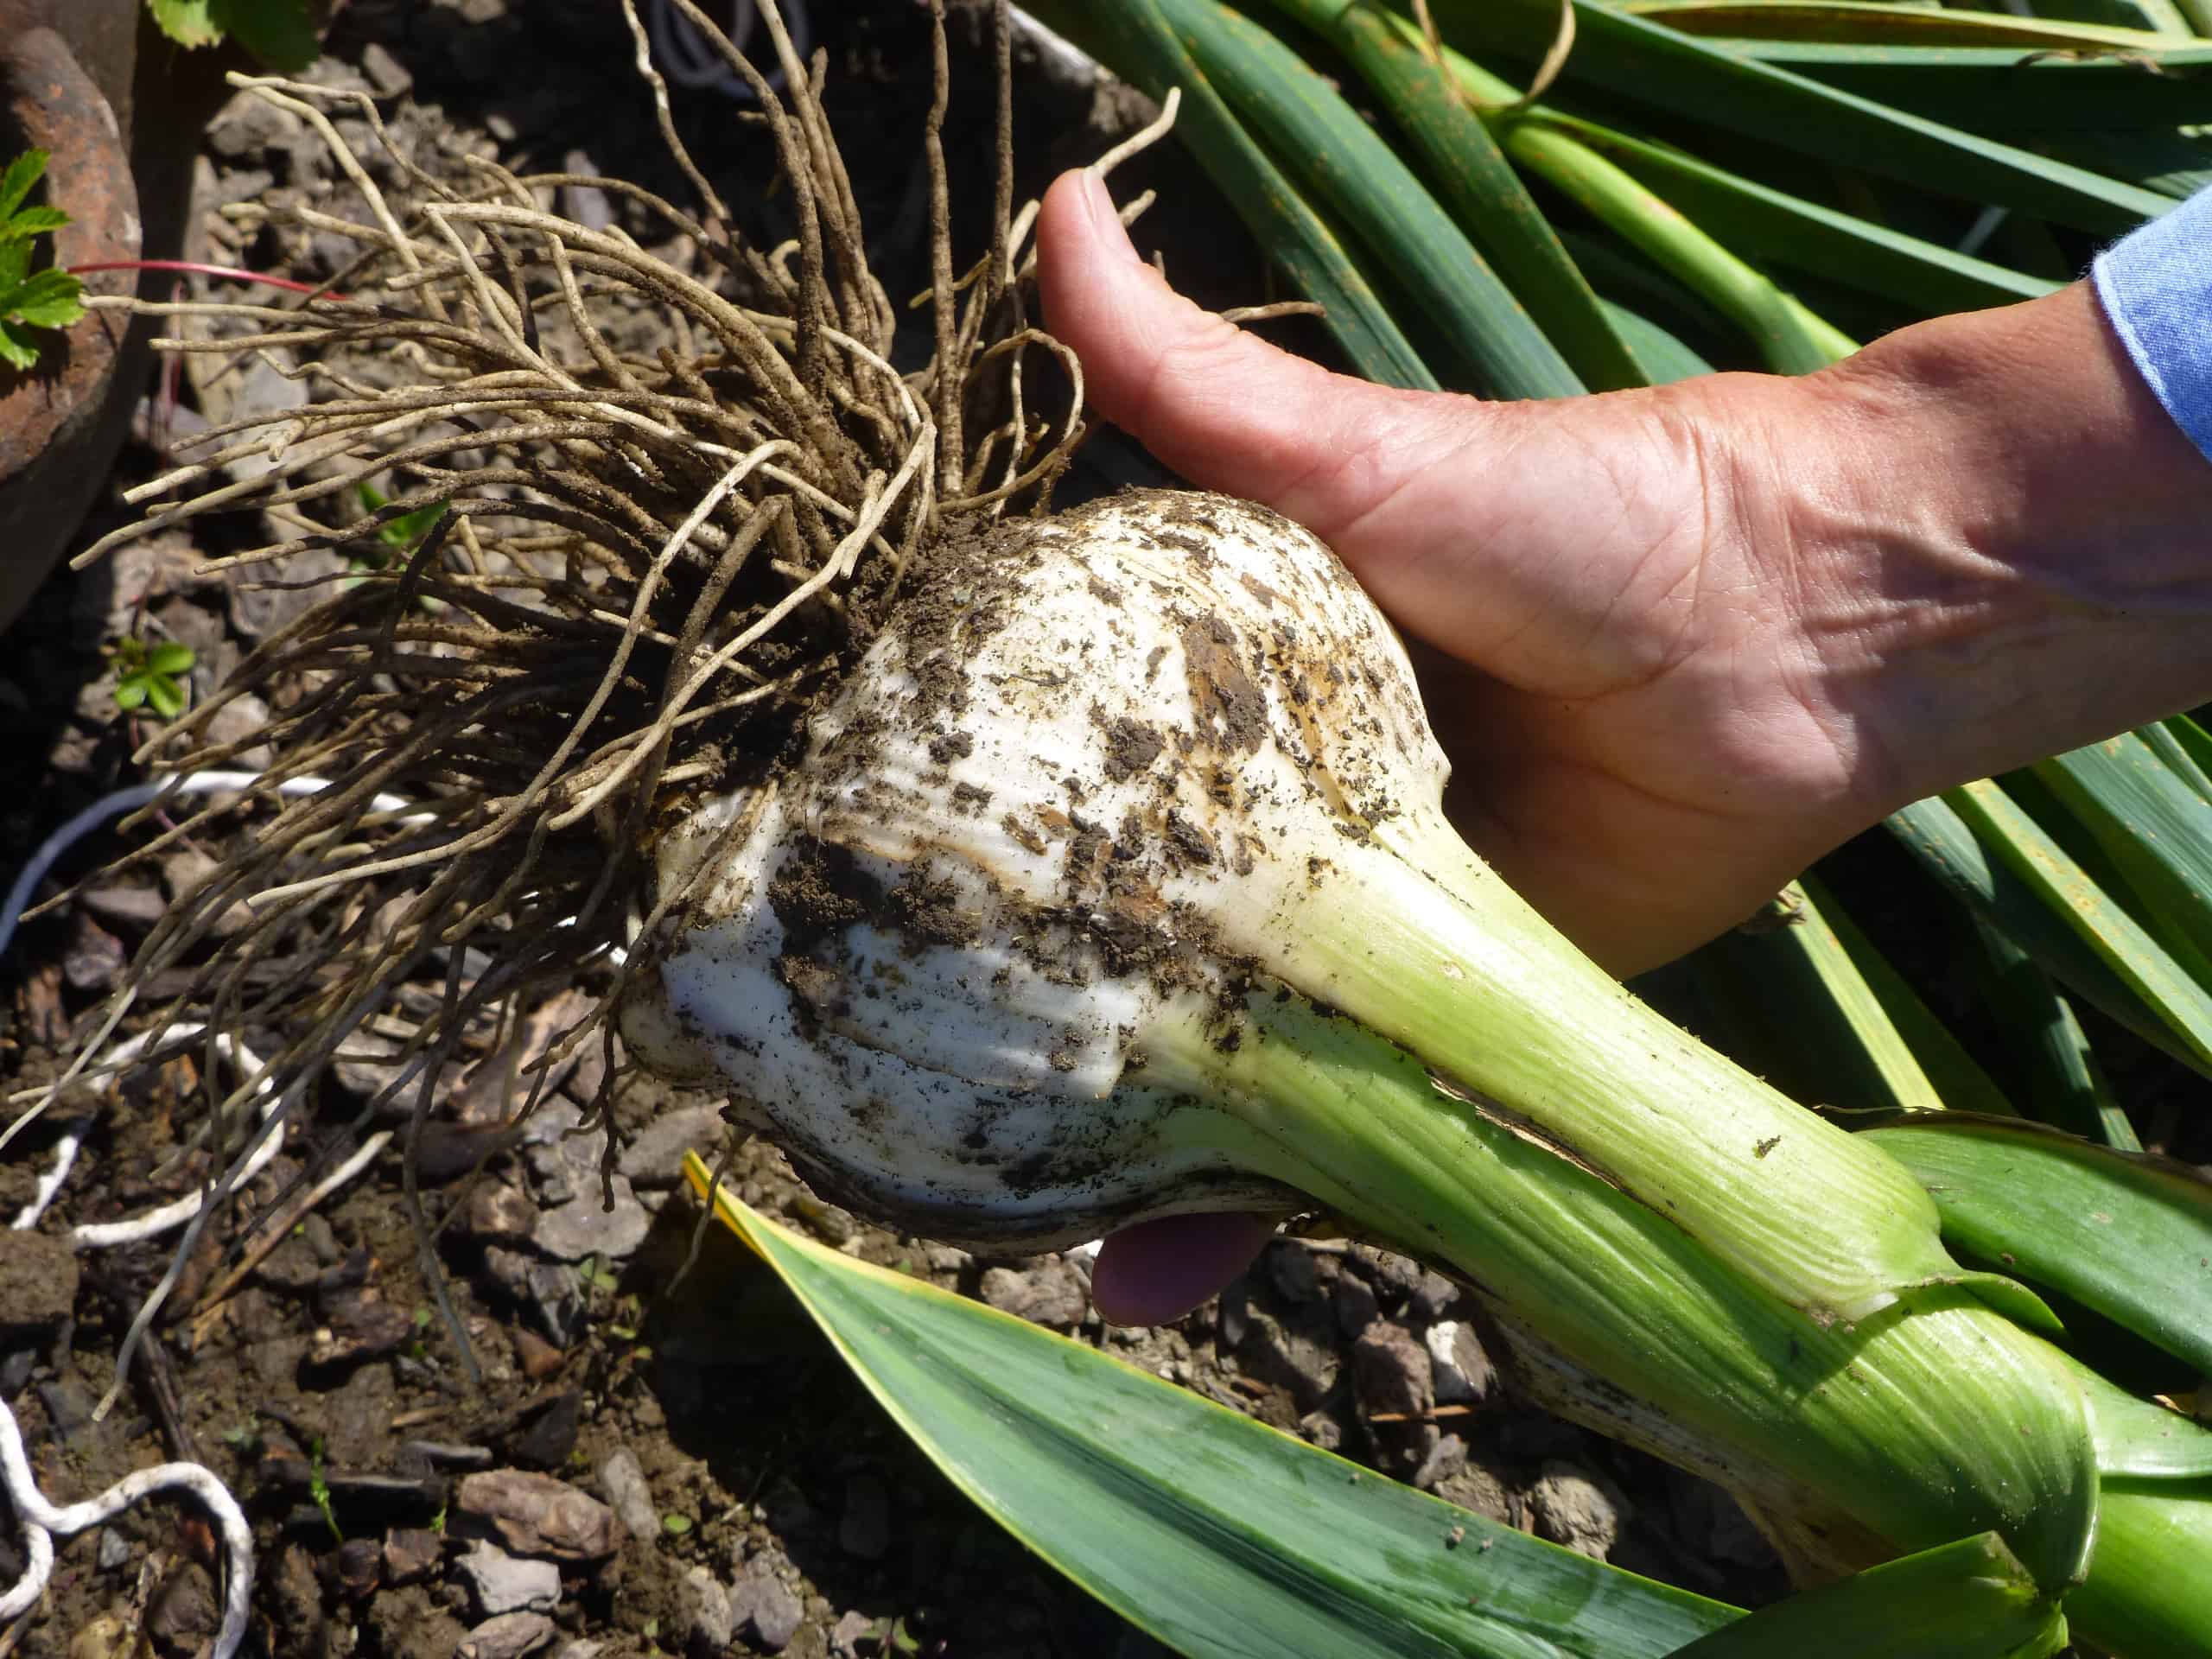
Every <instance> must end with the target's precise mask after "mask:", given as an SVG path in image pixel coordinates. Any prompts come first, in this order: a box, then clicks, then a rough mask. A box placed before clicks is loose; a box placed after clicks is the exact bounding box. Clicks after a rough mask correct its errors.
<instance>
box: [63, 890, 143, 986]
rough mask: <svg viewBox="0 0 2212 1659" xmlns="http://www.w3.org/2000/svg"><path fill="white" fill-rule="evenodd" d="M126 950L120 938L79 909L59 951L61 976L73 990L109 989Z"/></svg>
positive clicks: (118, 974) (118, 972)
mask: <svg viewBox="0 0 2212 1659" xmlns="http://www.w3.org/2000/svg"><path fill="white" fill-rule="evenodd" d="M128 954H129V953H128V952H126V951H125V950H124V948H123V941H122V940H121V939H118V938H116V937H115V935H114V934H112V933H111V932H109V931H107V930H106V929H105V928H104V927H102V926H101V925H99V923H98V922H96V921H94V920H93V919H92V918H91V917H90V916H88V915H86V913H85V912H83V911H81V910H80V911H79V912H77V913H76V914H75V915H74V916H73V917H72V918H70V925H69V943H68V944H67V945H66V946H65V947H63V950H62V952H61V977H62V978H63V979H65V980H67V982H68V983H69V987H70V988H71V989H72V990H78V991H105V990H108V989H110V988H112V987H113V986H114V984H115V982H116V979H117V978H118V976H120V975H121V974H122V972H123V965H124V961H125V959H126V957H128Z"/></svg>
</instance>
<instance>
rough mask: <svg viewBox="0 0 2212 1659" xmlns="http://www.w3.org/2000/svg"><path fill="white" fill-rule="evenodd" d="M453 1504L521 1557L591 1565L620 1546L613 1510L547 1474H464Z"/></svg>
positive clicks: (511, 1471)
mask: <svg viewBox="0 0 2212 1659" xmlns="http://www.w3.org/2000/svg"><path fill="white" fill-rule="evenodd" d="M455 1504H456V1507H458V1508H459V1510H460V1511H461V1514H463V1515H465V1516H468V1517H470V1518H471V1519H472V1520H474V1521H478V1522H482V1523H483V1524H484V1525H486V1526H488V1527H490V1528H492V1529H493V1530H494V1531H496V1532H497V1533H498V1534H499V1537H500V1539H501V1541H504V1542H505V1545H506V1547H507V1548H509V1549H512V1550H514V1551H516V1552H517V1553H518V1554H524V1555H546V1556H550V1557H551V1558H553V1559H554V1560H562V1561H595V1560H601V1559H603V1558H604V1557H606V1556H608V1555H612V1554H613V1553H614V1552H615V1550H616V1548H618V1547H619V1546H620V1542H621V1541H620V1538H619V1537H618V1536H617V1535H616V1533H615V1529H614V1511H613V1510H610V1509H608V1508H607V1505H606V1504H604V1503H601V1502H600V1501H599V1500H598V1499H597V1498H595V1497H590V1496H588V1494H586V1493H583V1492H580V1491H577V1490H576V1489H575V1487H573V1486H571V1485H569V1484H568V1482H566V1481H564V1480H556V1479H554V1478H553V1477H552V1476H550V1475H538V1474H531V1473H530V1472H529V1471H526V1470H522V1469H494V1470H491V1471H486V1472H485V1473H482V1474H475V1475H467V1476H464V1477H463V1478H462V1480H461V1490H460V1492H459V1493H458V1494H457V1495H456V1497H455Z"/></svg>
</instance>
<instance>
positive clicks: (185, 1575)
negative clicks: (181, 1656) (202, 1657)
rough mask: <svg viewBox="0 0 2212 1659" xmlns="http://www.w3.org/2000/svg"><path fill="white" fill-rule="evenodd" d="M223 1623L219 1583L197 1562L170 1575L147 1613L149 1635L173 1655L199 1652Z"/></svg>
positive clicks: (155, 1595)
mask: <svg viewBox="0 0 2212 1659" xmlns="http://www.w3.org/2000/svg"><path fill="white" fill-rule="evenodd" d="M222 1622H223V1612H222V1608H221V1605H220V1604H219V1603H218V1602H217V1601H216V1599H215V1581H214V1580H213V1579H212V1578H210V1577H208V1575H207V1568H206V1567H202V1566H200V1563H199V1562H197V1561H187V1562H186V1563H185V1564H184V1565H183V1566H182V1567H179V1568H178V1569H177V1570H176V1571H175V1572H174V1573H170V1574H169V1576H168V1578H167V1579H166V1580H163V1582H162V1587H161V1588H160V1589H159V1590H156V1592H154V1600H153V1605H151V1606H149V1607H148V1608H147V1610H146V1630H147V1633H148V1634H149V1635H150V1636H151V1637H153V1638H154V1640H155V1641H156V1643H159V1644H160V1645H161V1646H162V1647H163V1648H165V1649H168V1650H169V1651H171V1652H182V1653H195V1652H197V1651H198V1650H199V1649H200V1645H201V1644H202V1643H205V1642H207V1641H208V1640H209V1639H210V1638H211V1637H213V1635H214V1634H215V1630H216V1627H217V1626H218V1625H219V1624H221V1623H222Z"/></svg>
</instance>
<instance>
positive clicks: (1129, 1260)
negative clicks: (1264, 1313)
mask: <svg viewBox="0 0 2212 1659" xmlns="http://www.w3.org/2000/svg"><path fill="white" fill-rule="evenodd" d="M1274 1230H1275V1224H1274V1221H1273V1219H1271V1218H1270V1217H1266V1216H1250V1215H1226V1216H1166V1217H1161V1218H1160V1220H1158V1221H1141V1222H1138V1223H1137V1224H1135V1226H1132V1227H1124V1228H1123V1229H1122V1230H1121V1231H1120V1232H1118V1233H1116V1234H1114V1235H1113V1236H1111V1237H1109V1238H1108V1239H1107V1240H1106V1242H1105V1243H1103V1244H1102V1245H1100V1246H1099V1247H1098V1260H1097V1261H1096V1262H1094V1263H1093V1264H1092V1265H1091V1269H1090V1300H1091V1305H1092V1306H1095V1307H1096V1308H1097V1310H1098V1317H1099V1318H1100V1319H1104V1320H1105V1321H1106V1322H1107V1323H1108V1324H1109V1325H1166V1324H1167V1323H1169V1322H1170V1321H1172V1320H1174V1319H1181V1318H1182V1317H1183V1316H1184V1315H1185V1313H1189V1312H1190V1311H1191V1310H1192V1308H1194V1307H1196V1306H1198V1304H1199V1303H1201V1302H1203V1301H1205V1300H1206V1299H1207V1298H1208V1297H1210V1296H1214V1295H1217V1294H1219V1293H1220V1292H1221V1290H1222V1288H1223V1287H1224V1286H1225V1285H1227V1284H1228V1283H1229V1282H1230V1281H1231V1280H1233V1279H1235V1278H1236V1275H1237V1274H1240V1273H1242V1272H1243V1271H1244V1269H1245V1268H1249V1267H1250V1266H1251V1265H1252V1259H1253V1258H1254V1257H1255V1256H1256V1255H1259V1253H1260V1251H1261V1249H1262V1247H1263V1246H1264V1245H1265V1244H1266V1243H1267V1242H1268V1239H1270V1238H1272V1237H1273V1236H1274Z"/></svg>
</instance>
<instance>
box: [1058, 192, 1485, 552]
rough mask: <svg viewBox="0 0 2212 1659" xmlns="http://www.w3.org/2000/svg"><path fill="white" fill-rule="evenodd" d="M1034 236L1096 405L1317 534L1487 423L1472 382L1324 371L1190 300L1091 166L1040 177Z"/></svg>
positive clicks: (1412, 481) (1403, 487)
mask: <svg viewBox="0 0 2212 1659" xmlns="http://www.w3.org/2000/svg"><path fill="white" fill-rule="evenodd" d="M1037 242H1038V249H1039V262H1038V264H1039V271H1038V277H1039V285H1040V288H1041V289H1042V292H1043V296H1044V302H1045V318H1046V327H1049V328H1050V329H1051V330H1052V334H1053V335H1054V336H1055V337H1056V338H1057V339H1058V340H1060V341H1061V342H1062V343H1064V344H1065V345H1067V346H1070V347H1071V348H1072V349H1073V350H1074V352H1075V353H1076V355H1077V357H1078V358H1080V359H1082V361H1083V372H1084V390H1085V391H1086V393H1087V394H1088V396H1089V397H1090V402H1091V404H1093V405H1094V406H1095V407H1096V409H1097V410H1098V412H1099V413H1100V414H1102V415H1103V416H1105V417H1106V418H1107V419H1108V420H1109V421H1111V422H1113V423H1114V424H1115V425H1116V426H1118V427H1120V428H1122V429H1123V430H1124V431H1126V432H1128V434H1130V435H1132V436H1133V437H1135V438H1136V439H1137V440H1138V441H1139V442H1141V443H1143V445H1144V446H1145V448H1147V449H1149V450H1151V451H1152V453H1153V454H1154V455H1156V456H1158V457H1159V458H1160V461H1163V462H1165V463H1166V465H1167V466H1169V467H1173V468H1174V469H1175V470H1176V471H1177V472H1179V473H1180V474H1183V476H1184V477H1185V478H1187V479H1189V480H1191V481H1192V483H1194V484H1198V485H1199V486H1203V487H1205V488H1207V489H1217V490H1223V491H1225V492H1228V493H1231V494H1235V495H1242V496H1245V497H1248V498H1249V499H1252V500H1255V501H1259V502H1262V503H1263V504H1264V505H1268V506H1270V507H1273V508H1274V510H1275V511H1276V512H1281V513H1282V514H1283V515H1284V516H1285V517H1287V518H1295V519H1297V520H1298V521H1299V522H1300V524H1304V525H1306V527H1307V528H1308V529H1309V530H1312V531H1313V532H1314V533H1315V534H1316V535H1318V536H1319V537H1322V538H1323V539H1324V540H1326V541H1331V542H1334V541H1335V540H1337V539H1338V536H1339V534H1341V533H1343V532H1345V531H1354V530H1356V529H1357V526H1359V525H1360V524H1361V523H1362V521H1363V520H1365V519H1366V518H1369V517H1370V516H1371V515H1373V514H1375V513H1376V512H1378V511H1382V510H1384V509H1387V508H1389V506H1390V505H1391V504H1392V503H1393V501H1394V500H1395V499H1398V498H1401V497H1402V496H1404V495H1406V494H1407V493H1409V492H1412V493H1421V490H1422V486H1423V483H1424V478H1423V474H1424V473H1425V471H1427V469H1429V468H1432V467H1434V466H1436V465H1437V464H1438V463H1439V461H1441V460H1442V459H1443V458H1444V456H1445V455H1446V454H1448V453H1449V452H1452V451H1456V450H1459V449H1461V448H1465V447H1466V446H1467V445H1469V444H1470V443H1471V442H1473V441H1474V438H1475V436H1476V434H1477V432H1478V429H1482V428H1483V427H1484V425H1485V424H1486V416H1488V415H1489V414H1490V413H1491V411H1489V410H1485V409H1484V406H1483V405H1482V404H1478V403H1477V402H1475V401H1474V400H1473V399H1472V398H1468V397H1452V396H1448V395H1445V394H1440V393H1436V392H1410V391H1398V390H1395V389H1393V388H1390V387H1386V386H1377V385H1370V383H1369V382H1367V381H1364V380H1357V379H1354V378H1351V377H1349V376H1345V375H1340V374H1332V373H1331V372H1329V371H1328V370H1326V369H1324V368H1322V367H1320V366H1319V365H1318V364H1314V363H1310V362H1308V361H1306V359H1304V358H1300V357H1294V356H1293V355H1291V354H1290V353H1287V352H1284V351H1281V350H1278V349H1277V348H1276V347H1274V346H1270V345H1268V343H1267V342H1266V341H1265V340H1261V339H1259V338H1258V337H1256V336H1255V335H1253V334H1247V333H1245V332H1244V330H1243V329H1242V328H1239V327H1236V325H1235V324H1234V323H1231V322H1229V321H1224V319H1223V318H1221V317H1219V316H1217V315H1215V314H1213V313H1212V312H1210V311H1205V310H1202V309H1200V308H1198V306H1196V305H1194V304H1192V302H1190V301H1189V300H1186V299H1185V298H1183V296H1180V295H1179V294H1177V293H1176V292H1175V291H1174V289H1172V288H1170V287H1169V286H1168V285H1167V282H1166V278H1165V277H1161V276H1160V273H1159V272H1158V271H1156V270H1154V269H1153V268H1152V267H1151V266H1150V265H1148V264H1145V262H1144V261H1143V260H1141V259H1140V258H1139V257H1137V253H1136V250H1135V248H1134V247H1132V246H1131V245H1130V244H1129V238H1128V232H1125V231H1124V230H1123V229H1122V224H1121V220H1120V219H1119V218H1118V217H1117V216H1116V213H1115V210H1114V204H1113V201H1112V200H1111V199H1110V198H1109V196H1108V195H1107V194H1106V186H1105V184H1104V182H1103V181H1102V180H1100V179H1099V178H1098V177H1097V176H1096V175H1095V174H1092V173H1090V172H1087V171H1084V172H1073V173H1066V174H1063V175H1061V176H1060V178H1059V179H1058V181H1056V182H1055V183H1054V184H1053V186H1052V188H1051V190H1049V191H1048V192H1046V196H1045V202H1044V207H1043V209H1042V211H1041V213H1040V214H1039V219H1038V226H1037ZM1391 516H1393V517H1396V516H1397V515H1396V513H1395V512H1394V513H1392V515H1391Z"/></svg>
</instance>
